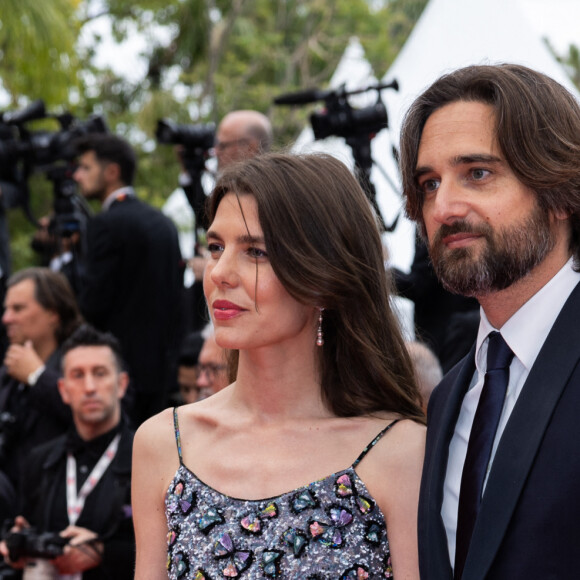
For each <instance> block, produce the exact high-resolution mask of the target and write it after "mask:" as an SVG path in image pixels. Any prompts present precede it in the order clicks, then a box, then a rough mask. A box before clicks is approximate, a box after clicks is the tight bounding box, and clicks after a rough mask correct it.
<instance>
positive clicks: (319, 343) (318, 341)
mask: <svg viewBox="0 0 580 580" xmlns="http://www.w3.org/2000/svg"><path fill="white" fill-rule="evenodd" d="M323 311H324V308H321V309H320V313H319V314H318V331H317V332H316V346H322V345H323V344H324V336H323V334H322V312H323Z"/></svg>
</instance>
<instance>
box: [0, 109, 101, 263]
mask: <svg viewBox="0 0 580 580" xmlns="http://www.w3.org/2000/svg"><path fill="white" fill-rule="evenodd" d="M40 119H54V120H56V121H57V123H58V127H59V129H58V130H56V131H47V130H38V131H32V130H30V129H29V125H28V124H29V123H31V122H32V121H37V120H40ZM106 132H108V129H107V125H106V123H105V121H104V119H103V118H102V117H101V116H98V115H93V116H91V117H89V118H88V119H87V120H86V121H79V120H77V119H75V117H74V116H73V115H71V114H70V113H63V114H61V115H54V114H49V113H47V111H46V109H45V104H44V102H43V101H42V100H37V101H34V102H33V103H31V104H30V105H29V106H28V107H26V108H24V109H22V110H20V111H16V112H4V113H0V186H1V187H2V190H3V191H6V192H10V194H11V195H10V199H11V204H10V205H11V206H12V207H17V206H20V207H21V208H22V209H23V211H24V213H25V215H26V217H27V218H28V219H29V221H31V222H32V223H33V224H34V225H36V226H37V227H38V223H37V221H36V218H35V217H34V216H33V215H32V212H31V210H30V193H29V188H28V179H29V177H30V176H31V175H32V174H33V173H34V172H41V173H43V174H44V176H45V177H46V178H47V179H48V180H50V181H51V182H52V185H53V194H54V201H53V210H54V217H53V222H54V233H55V234H56V236H57V240H60V238H65V237H71V236H72V235H73V234H75V233H77V232H78V233H79V236H80V238H81V239H82V238H83V237H84V231H85V229H86V223H87V221H88V218H89V216H90V215H91V213H92V212H91V209H90V207H89V206H88V204H87V202H86V201H85V200H84V198H82V197H81V196H79V195H78V194H77V185H76V183H75V181H74V180H73V178H72V176H73V173H74V171H75V169H76V165H75V157H76V140H77V139H78V138H80V137H82V136H84V135H89V134H93V133H106ZM57 243H60V242H57ZM81 247H82V244H79V245H78V248H79V249H78V250H77V252H79V253H80V249H81Z"/></svg>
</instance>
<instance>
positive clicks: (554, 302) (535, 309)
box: [441, 259, 580, 567]
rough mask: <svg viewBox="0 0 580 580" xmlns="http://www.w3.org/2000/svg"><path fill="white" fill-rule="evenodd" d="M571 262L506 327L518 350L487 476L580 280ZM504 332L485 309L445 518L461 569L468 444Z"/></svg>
mask: <svg viewBox="0 0 580 580" xmlns="http://www.w3.org/2000/svg"><path fill="white" fill-rule="evenodd" d="M572 265H573V261H572V259H570V260H569V261H568V262H567V263H566V265H565V266H564V267H563V268H562V269H561V270H560V271H559V272H558V273H557V274H556V275H555V276H554V277H553V278H552V279H551V280H550V281H549V282H548V283H547V284H546V285H545V286H544V287H543V288H541V290H539V291H538V292H537V293H536V294H535V295H534V296H532V298H530V299H529V300H528V301H527V302H526V303H525V304H524V305H523V306H522V307H521V308H520V309H519V310H518V311H517V312H516V313H515V314H514V315H513V316H512V317H511V318H510V319H509V320H508V321H507V322H506V323H505V324H504V325H503V326H502V327H501V334H502V336H503V338H504V340H505V341H506V343H507V344H508V346H509V347H510V348H511V349H512V352H513V353H514V358H513V360H512V363H511V365H510V378H509V383H508V388H507V392H506V397H505V401H504V405H503V409H502V414H501V417H500V421H499V425H498V428H497V431H496V434H495V439H494V443H493V448H492V451H491V458H490V461H489V465H488V467H487V474H486V479H485V482H484V490H485V483H486V482H487V475H488V474H489V471H490V469H491V465H492V463H493V459H494V456H495V452H496V450H497V446H498V444H499V441H500V439H501V436H502V433H503V431H504V429H505V426H506V424H507V422H508V419H509V417H510V415H511V413H512V410H513V408H514V406H515V404H516V401H517V399H518V397H519V395H520V392H521V390H522V387H523V386H524V383H525V382H526V379H527V378H528V374H529V372H530V369H531V368H532V365H533V364H534V361H535V360H536V357H537V356H538V353H539V352H540V349H541V348H542V345H543V344H544V341H545V340H546V337H547V336H548V333H549V332H550V329H551V328H552V326H553V324H554V322H555V321H556V318H557V317H558V314H559V313H560V310H562V307H563V306H564V303H565V302H566V300H567V299H568V297H569V296H570V294H571V293H572V290H573V289H574V287H575V286H576V284H577V283H578V282H579V281H580V273H578V272H575V271H574V270H573V269H572ZM494 330H498V329H495V328H493V326H492V325H491V324H490V323H489V321H488V320H487V317H486V316H485V312H483V310H481V322H480V325H479V331H478V334H477V344H476V352H475V366H476V371H475V374H474V376H473V379H472V381H471V385H470V386H469V390H468V391H467V393H466V395H465V397H464V399H463V403H462V405H461V410H460V412H459V417H458V419H457V423H456V425H455V432H454V433H453V437H452V439H451V442H450V444H449V459H448V462H447V473H446V475H445V484H444V490H443V504H442V506H441V516H442V518H443V523H444V524H445V531H446V533H447V545H448V548H449V558H450V560H451V565H452V567H454V565H455V535H456V532H457V511H458V508H459V488H460V486H461V474H462V472H463V464H464V462H465V456H466V454H467V444H468V442H469V434H470V433H471V425H472V423H473V418H474V417H475V411H476V409H477V404H478V402H479V396H480V395H481V390H482V388H483V379H484V376H485V370H486V361H487V345H488V341H487V337H488V335H489V334H490V332H492V331H494Z"/></svg>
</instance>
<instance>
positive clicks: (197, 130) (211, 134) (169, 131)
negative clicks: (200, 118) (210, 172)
mask: <svg viewBox="0 0 580 580" xmlns="http://www.w3.org/2000/svg"><path fill="white" fill-rule="evenodd" d="M155 137H157V141H159V143H161V144H163V145H172V144H173V145H183V147H184V149H186V150H189V151H191V152H198V151H199V152H200V153H204V152H206V151H209V149H211V148H212V147H213V145H214V140H215V125H214V124H213V123H209V124H207V125H203V124H198V125H178V124H177V123H174V122H173V121H170V120H169V119H159V120H158V121H157V130H156V131H155Z"/></svg>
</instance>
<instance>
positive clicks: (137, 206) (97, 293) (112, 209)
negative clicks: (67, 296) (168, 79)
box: [73, 134, 183, 426]
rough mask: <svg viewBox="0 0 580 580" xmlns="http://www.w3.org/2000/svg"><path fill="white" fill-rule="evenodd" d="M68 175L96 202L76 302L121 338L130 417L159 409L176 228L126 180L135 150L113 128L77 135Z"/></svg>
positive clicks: (174, 335)
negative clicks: (108, 132) (72, 168)
mask: <svg viewBox="0 0 580 580" xmlns="http://www.w3.org/2000/svg"><path fill="white" fill-rule="evenodd" d="M77 152H78V155H79V159H78V168H77V170H76V171H75V173H74V176H73V177H74V179H75V180H76V182H77V183H78V184H79V188H80V191H81V193H82V194H83V195H84V196H85V197H86V198H89V199H97V200H99V201H100V202H101V203H102V210H103V211H101V213H99V214H98V215H97V216H96V217H94V218H93V219H92V220H91V221H90V222H89V224H88V228H87V244H86V245H87V253H86V264H85V272H86V275H85V278H84V280H83V283H82V287H81V293H80V297H79V304H80V307H81V311H82V313H83V315H84V316H85V318H86V319H87V320H88V321H89V322H91V323H92V324H93V325H94V326H96V327H97V328H99V329H100V330H106V331H109V332H111V333H112V334H113V335H115V336H116V337H117V338H118V339H119V341H120V342H121V346H122V348H123V355H124V358H125V360H126V362H127V365H128V368H129V376H130V377H131V387H130V390H129V396H130V397H131V398H132V403H133V408H134V410H133V412H132V413H131V416H132V419H133V422H134V424H135V426H136V425H139V424H140V423H142V422H143V421H144V420H145V419H147V418H148V417H150V416H151V415H154V414H155V413H157V412H159V411H161V410H162V409H163V408H164V407H165V404H166V401H165V398H166V394H167V393H166V391H167V388H168V385H169V384H174V382H175V377H173V378H172V377H170V376H169V373H170V371H171V372H172V373H173V374H175V375H176V373H177V370H176V369H177V367H176V358H177V347H178V345H179V339H180V335H179V333H178V329H179V328H180V324H179V315H180V304H181V298H182V291H183V268H182V264H181V252H180V249H179V242H178V239H177V230H176V228H175V226H174V225H173V222H171V220H170V219H169V218H167V217H166V216H164V215H163V214H162V213H161V212H160V211H158V210H156V209H154V208H152V207H150V206H149V205H147V204H146V203H144V202H142V201H140V200H139V199H138V198H137V196H136V195H135V191H134V189H133V187H132V184H133V177H134V175H135V170H136V164H137V162H136V157H135V153H134V151H133V149H132V148H131V146H130V145H129V144H128V143H127V142H126V141H125V140H123V139H121V138H120V137H117V136H114V135H103V134H94V135H89V136H87V137H84V138H82V139H81V140H79V141H78V143H77Z"/></svg>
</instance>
